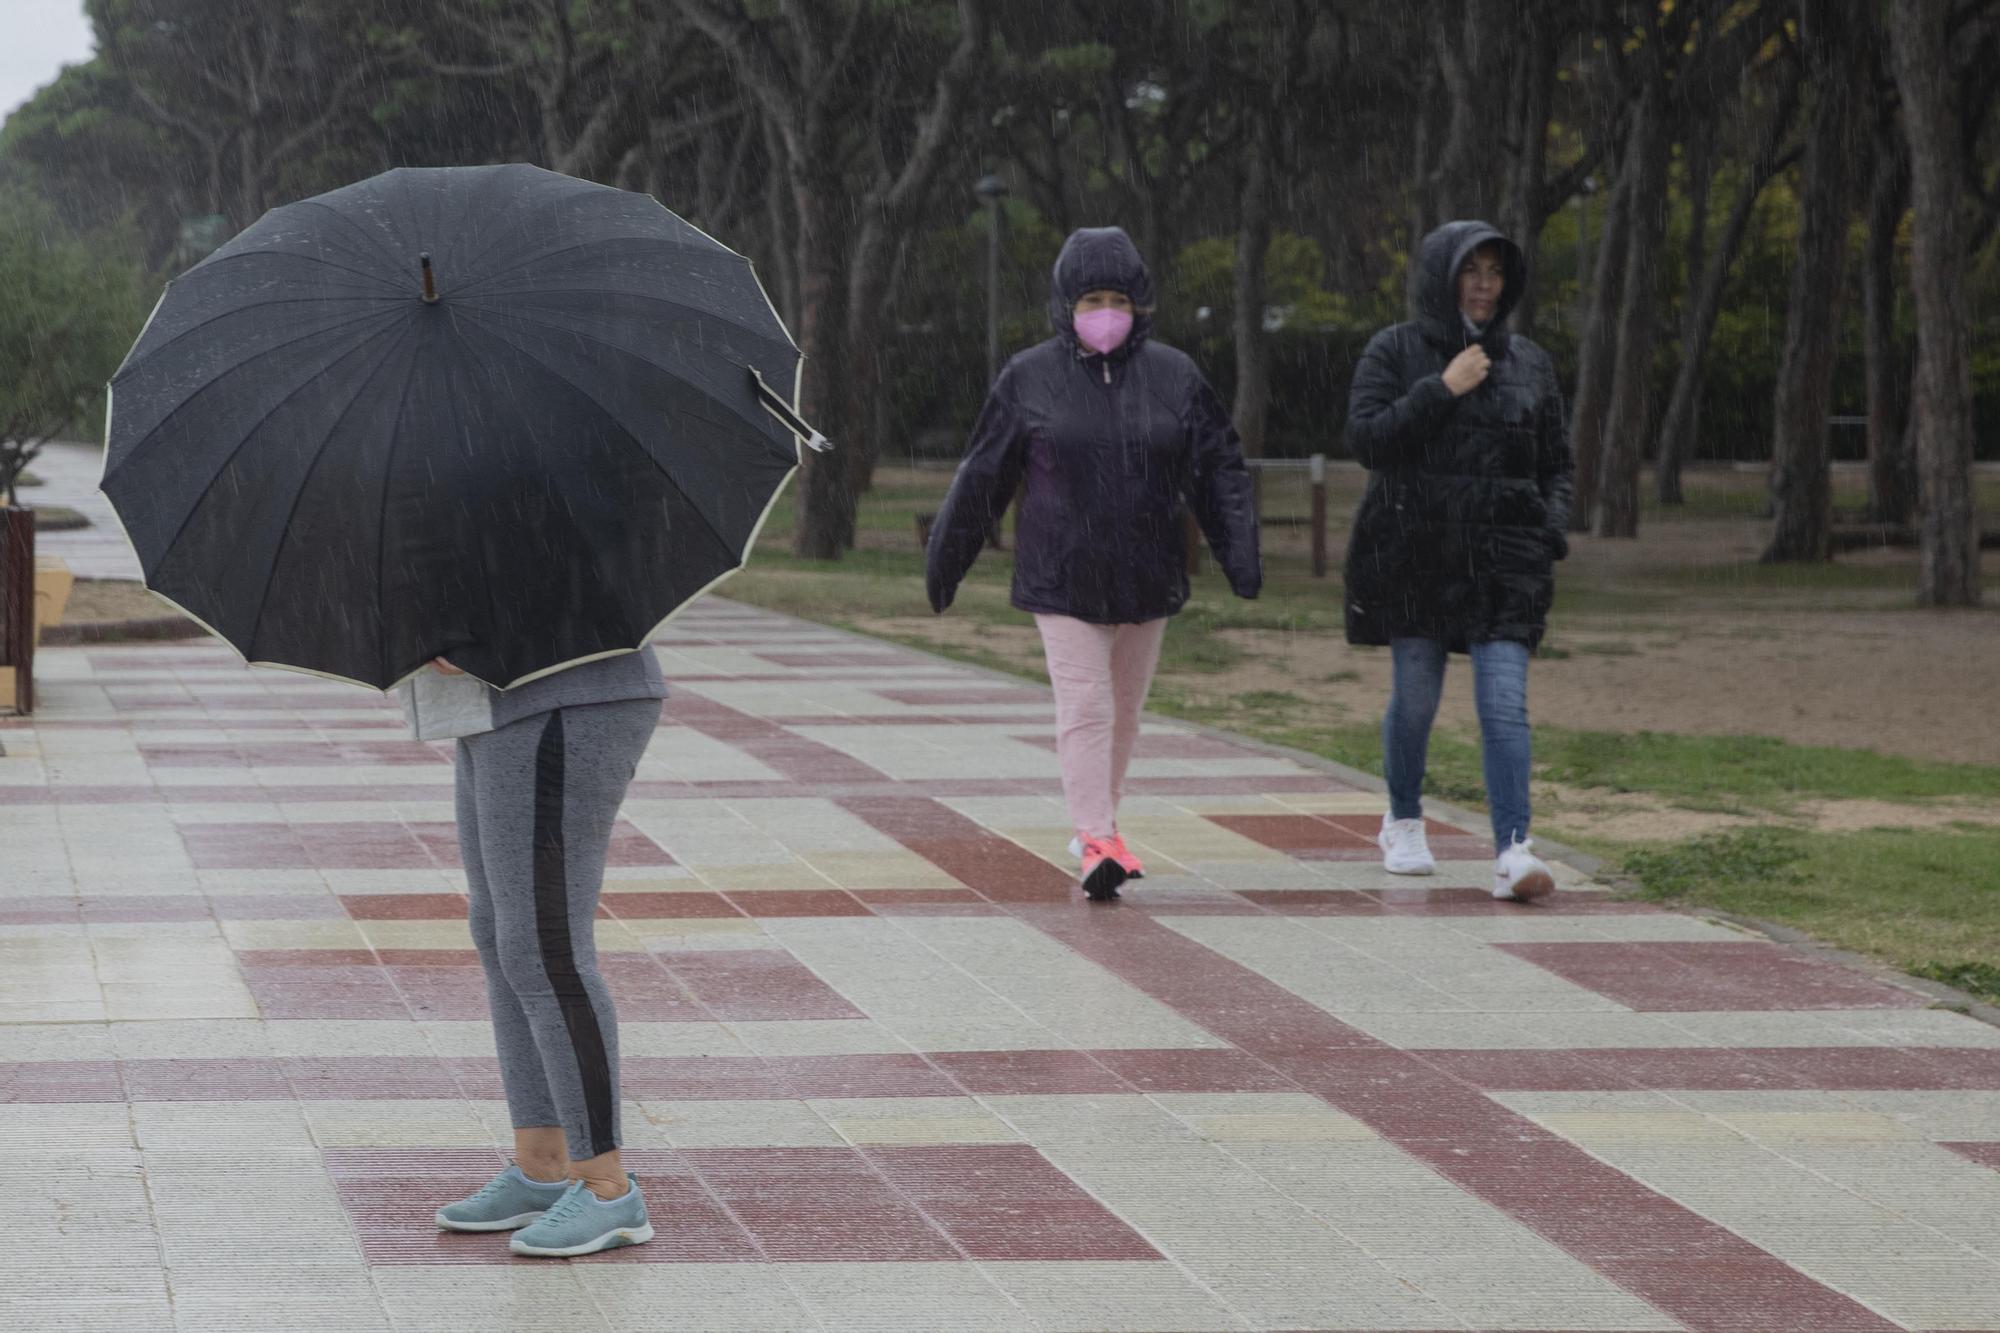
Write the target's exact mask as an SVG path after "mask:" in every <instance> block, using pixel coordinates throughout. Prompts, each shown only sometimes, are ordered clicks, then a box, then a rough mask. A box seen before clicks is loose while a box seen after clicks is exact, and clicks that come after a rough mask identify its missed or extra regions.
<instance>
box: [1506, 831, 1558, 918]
mask: <svg viewBox="0 0 2000 1333" xmlns="http://www.w3.org/2000/svg"><path fill="white" fill-rule="evenodd" d="M1532 846H1534V843H1533V842H1532V841H1530V840H1529V839H1527V838H1522V839H1520V840H1518V841H1517V842H1515V844H1514V845H1513V846H1512V847H1509V848H1508V849H1507V850H1506V851H1504V852H1502V853H1500V855H1499V857H1498V859H1496V860H1495V861H1494V862H1493V896H1494V897H1495V898H1517V899H1519V900H1520V901H1522V902H1527V901H1528V900H1530V899H1533V898H1546V897H1547V896H1548V895H1549V894H1551V893H1554V892H1555V891H1556V877H1555V875H1554V874H1552V873H1551V872H1550V870H1549V868H1548V866H1547V865H1545V864H1544V863H1543V862H1542V859H1541V858H1540V857H1538V856H1536V855H1535V854H1534V853H1533V852H1530V851H1529V850H1528V849H1529V848H1530V847H1532Z"/></svg>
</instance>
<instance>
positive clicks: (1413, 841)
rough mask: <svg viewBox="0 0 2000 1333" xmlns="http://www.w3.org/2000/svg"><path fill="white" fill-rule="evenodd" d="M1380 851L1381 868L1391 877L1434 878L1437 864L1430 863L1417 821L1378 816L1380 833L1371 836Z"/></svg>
mask: <svg viewBox="0 0 2000 1333" xmlns="http://www.w3.org/2000/svg"><path fill="white" fill-rule="evenodd" d="M1375 842H1376V844H1377V845H1378V846H1380V847H1381V849H1382V868H1383V869H1384V870H1386V871H1388V872H1389V873H1390V874H1392V875H1434V874H1436V873H1437V862H1436V861H1434V860H1432V859H1431V845H1430V843H1429V842H1428V841H1426V840H1425V838H1424V821H1423V820H1421V819H1392V818H1390V817H1389V816H1388V815H1383V816H1382V831H1381V832H1380V833H1378V834H1376V835H1375Z"/></svg>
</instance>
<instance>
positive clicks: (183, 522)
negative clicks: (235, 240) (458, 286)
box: [146, 320, 408, 658]
mask: <svg viewBox="0 0 2000 1333" xmlns="http://www.w3.org/2000/svg"><path fill="white" fill-rule="evenodd" d="M404 322H408V320H404ZM358 350H360V348H354V350H350V352H346V354H344V356H342V358H340V360H346V358H348V356H352V354H354V352H358ZM334 364H340V362H338V360H336V362H334ZM380 366H382V362H376V368H380ZM370 374H374V370H370ZM316 378H318V376H314V380H316ZM314 380H306V382H304V384H300V386H298V388H294V390H292V392H288V394H286V396H284V398H280V400H278V402H274V404H272V406H270V410H268V412H264V414H262V416H258V418H256V422H252V424H250V428H248V430H244V438H240V440H236V448H232V450H230V452H228V456H226V458H224V460H222V464H220V466H218V468H216V470H214V472H212V474H210V476H208V482H204V484H202V494H208V486H212V484H216V476H222V472H224V470H228V466H230V464H232V462H236V454H240V452H242V450H244V448H246V446H248V444H250V436H254V434H256V432H258V430H262V428H264V422H268V420H270V418H272V416H276V414H278V408H282V406H284V404H286V402H290V400H292V398H296V396H298V394H302V392H306V388H310V386H312V384H314ZM366 384H368V376H362V386H366ZM356 398H360V388H356V390H354V398H350V400H348V406H346V408H340V416H342V418H344V416H346V414H348V408H352V406H354V400H356ZM334 424H336V426H338V424H340V418H334ZM326 434H328V436H332V428H328V432H326ZM320 446H322V448H324V442H322V444H320ZM306 472H308V474H310V472H312V468H306ZM196 508H200V500H196V502H194V504H190V506H188V512H186V514H182V516H180V526H176V528H174V534H172V536H170V538H166V542H162V544H160V558H162V560H164V558H166V552H168V550H172V548H174V544H176V542H178V540H180V536H182V532H186V530H188V524H190V522H194V510H196ZM292 508H294V512H296V508H298V502H296V500H294V502H292ZM290 522H292V518H290V514H286V526H290ZM282 548H284V544H282V542H280V550H282ZM146 576H148V578H152V570H146ZM266 590H268V584H266ZM258 606H262V598H258ZM258 616H260V618H262V610H260V612H258ZM250 642H252V644H254V642H256V626H252V634H250ZM244 656H246V658H248V656H250V654H248V652H244Z"/></svg>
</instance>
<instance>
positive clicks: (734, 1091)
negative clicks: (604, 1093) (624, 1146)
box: [618, 1055, 791, 1101]
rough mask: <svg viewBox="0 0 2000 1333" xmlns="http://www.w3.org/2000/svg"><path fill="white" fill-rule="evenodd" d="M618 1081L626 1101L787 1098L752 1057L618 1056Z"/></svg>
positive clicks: (770, 1072) (780, 1084)
mask: <svg viewBox="0 0 2000 1333" xmlns="http://www.w3.org/2000/svg"><path fill="white" fill-rule="evenodd" d="M618 1080H619V1083H620V1085H621V1086H622V1088H623V1090H624V1094H625V1096H626V1097H629V1098H661V1099H671V1100H675V1101H772V1100H776V1099H780V1098H784V1097H787V1096H790V1095H791V1093H790V1092H789V1091H788V1088H787V1086H786V1084H785V1082H784V1081H783V1080H782V1079H781V1078H780V1077H779V1076H778V1074H777V1073H776V1072H774V1071H773V1070H772V1069H771V1068H770V1067H769V1066H768V1065H767V1064H766V1063H765V1062H764V1061H763V1060H761V1059H758V1058H757V1057H755V1056H741V1055H738V1056H726V1055H725V1056H708V1057H702V1056H621V1057H620V1058H619V1061H618Z"/></svg>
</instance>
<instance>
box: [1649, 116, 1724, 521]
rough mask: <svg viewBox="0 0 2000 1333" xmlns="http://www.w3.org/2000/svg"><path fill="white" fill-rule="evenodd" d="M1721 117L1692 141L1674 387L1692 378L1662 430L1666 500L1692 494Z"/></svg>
mask: <svg viewBox="0 0 2000 1333" xmlns="http://www.w3.org/2000/svg"><path fill="white" fill-rule="evenodd" d="M1717 128H1718V127H1717V125H1716V123H1715V121H1713V120H1709V119H1704V120H1703V121H1702V122H1701V123H1700V124H1699V125H1698V126H1696V128H1695V132H1694V136H1693V138H1692V139H1691V140H1690V141H1689V142H1688V144H1687V145H1686V149H1687V151H1686V157H1685V159H1684V160H1685V162H1686V164H1687V183H1686V188H1687V196H1688V234H1687V252H1686V256H1685V261H1684V262H1685V272H1686V277H1685V279H1684V282H1685V287H1684V289H1683V292H1682V295H1681V327H1680V345H1679V346H1678V347H1677V348H1675V352H1676V354H1677V356H1678V358H1679V366H1678V368H1677V369H1676V371H1675V373H1674V392H1675V394H1676V395H1678V394H1679V392H1680V389H1681V383H1682V381H1683V380H1686V381H1687V386H1688V401H1687V402H1686V403H1685V404H1680V403H1677V402H1676V401H1675V400H1674V399H1673V398H1669V400H1668V407H1669V409H1670V410H1671V409H1672V408H1673V407H1676V406H1679V407H1681V410H1682V412H1683V413H1684V419H1683V420H1681V421H1679V422H1671V421H1670V422H1669V423H1668V424H1671V425H1672V426H1673V427H1674V430H1673V431H1672V432H1670V431H1669V430H1667V429H1666V427H1665V426H1663V427H1662V428H1661V430H1660V444H1659V462H1658V463H1657V465H1656V467H1655V472H1654V478H1653V482H1654V495H1655V497H1656V498H1657V499H1658V500H1659V502H1660V503H1661V504H1663V505H1677V504H1684V503H1685V502H1686V499H1687V497H1686V496H1684V495H1683V494H1682V493H1681V459H1682V458H1684V457H1685V456H1686V452H1687V446H1688V444H1689V443H1691V441H1692V437H1693V435H1694V424H1695V417H1696V415H1697V412H1698V409H1699V408H1700V405H1701V361H1700V360H1699V358H1696V357H1691V356H1690V355H1689V354H1690V353H1691V352H1693V351H1694V350H1695V348H1696V345H1697V344H1698V343H1699V342H1700V341H1701V333H1700V331H1699V330H1698V329H1697V328H1696V327H1695V321H1696V319H1697V318H1699V315H1700V302H1699V301H1698V300H1697V299H1696V297H1697V294H1698V293H1699V292H1700V290H1701V280H1702V277H1703V275H1705V274H1706V273H1707V272H1708V214H1709V204H1710V196H1711V193H1712V190H1713V187H1714V184H1715V138H1716V132H1717Z"/></svg>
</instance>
